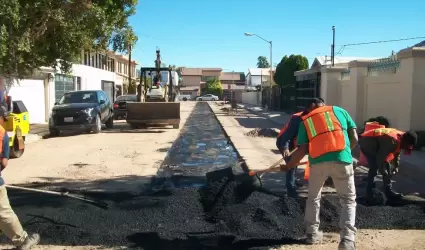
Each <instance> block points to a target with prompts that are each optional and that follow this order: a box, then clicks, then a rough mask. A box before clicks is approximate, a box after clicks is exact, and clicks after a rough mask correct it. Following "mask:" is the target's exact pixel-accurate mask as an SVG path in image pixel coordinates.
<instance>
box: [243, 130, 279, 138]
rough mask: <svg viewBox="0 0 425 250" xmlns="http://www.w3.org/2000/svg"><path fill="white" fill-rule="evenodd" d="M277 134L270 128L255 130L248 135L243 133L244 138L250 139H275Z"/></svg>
mask: <svg viewBox="0 0 425 250" xmlns="http://www.w3.org/2000/svg"><path fill="white" fill-rule="evenodd" d="M278 134H279V133H278V132H277V131H276V130H274V129H272V128H256V129H253V130H251V131H249V132H248V133H245V135H246V136H251V137H271V138H276V137H277V136H278Z"/></svg>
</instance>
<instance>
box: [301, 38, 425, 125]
mask: <svg viewBox="0 0 425 250" xmlns="http://www.w3.org/2000/svg"><path fill="white" fill-rule="evenodd" d="M423 45H424V43H418V44H416V45H414V46H412V47H408V48H406V49H402V50H400V51H399V52H398V53H394V52H393V53H391V54H390V55H389V56H387V57H384V58H362V57H358V58H356V57H355V58H352V57H351V58H338V57H337V58H335V65H334V66H331V65H329V62H324V61H323V60H321V58H316V59H317V60H315V62H313V65H312V68H310V69H307V70H302V71H298V72H295V73H294V75H295V76H296V79H297V82H296V93H295V102H296V106H297V107H298V108H299V109H302V108H303V106H305V103H303V100H308V99H310V98H312V97H317V96H320V97H322V98H323V99H324V100H325V102H326V103H327V104H329V105H337V106H340V107H342V108H344V109H346V110H347V111H348V112H349V113H350V115H351V117H352V118H353V119H354V121H355V122H356V123H357V125H358V126H363V124H364V122H365V121H366V120H368V119H370V118H373V117H377V116H383V117H385V118H387V119H388V121H389V123H390V126H391V127H393V128H397V129H400V130H403V131H406V130H409V129H412V130H415V131H421V130H424V129H425V118H424V116H423V115H422V114H423V107H424V106H425V100H424V98H423V96H424V93H425V91H424V89H425V88H424V86H425V84H424V81H423V79H425V71H424V70H421V69H422V68H423V66H424V65H425V47H424V46H423ZM322 63H324V64H322Z"/></svg>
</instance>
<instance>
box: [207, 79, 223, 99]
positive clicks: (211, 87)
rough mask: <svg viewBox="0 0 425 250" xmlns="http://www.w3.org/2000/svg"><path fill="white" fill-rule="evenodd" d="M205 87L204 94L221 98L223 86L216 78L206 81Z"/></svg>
mask: <svg viewBox="0 0 425 250" xmlns="http://www.w3.org/2000/svg"><path fill="white" fill-rule="evenodd" d="M205 85H206V86H205V91H204V92H205V94H212V95H216V96H218V97H221V96H223V86H222V85H221V81H220V80H219V79H218V78H215V79H210V80H208V81H207V82H206V84H205Z"/></svg>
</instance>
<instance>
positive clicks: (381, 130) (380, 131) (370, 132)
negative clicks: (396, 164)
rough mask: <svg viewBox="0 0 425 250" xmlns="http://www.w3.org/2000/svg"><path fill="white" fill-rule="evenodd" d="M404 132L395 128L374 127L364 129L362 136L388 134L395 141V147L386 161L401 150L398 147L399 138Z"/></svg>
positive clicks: (390, 159)
mask: <svg viewBox="0 0 425 250" xmlns="http://www.w3.org/2000/svg"><path fill="white" fill-rule="evenodd" d="M403 134H404V132H403V131H400V130H397V129H395V128H376V129H371V130H368V131H365V132H364V133H363V134H362V136H363V137H378V136H390V137H391V138H393V139H394V140H395V141H396V142H397V149H396V150H395V151H394V152H393V153H391V154H389V155H388V156H387V159H386V161H387V162H390V161H392V160H393V159H394V158H395V155H396V154H399V153H400V152H401V147H400V138H401V136H402V135H403Z"/></svg>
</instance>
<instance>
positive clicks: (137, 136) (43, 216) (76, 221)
mask: <svg viewBox="0 0 425 250" xmlns="http://www.w3.org/2000/svg"><path fill="white" fill-rule="evenodd" d="M208 105H210V106H211V109H212V110H213V111H214V112H215V113H216V114H215V116H216V117H217V118H218V122H219V123H220V124H221V126H222V127H223V128H224V130H225V131H226V134H227V136H228V137H229V138H230V141H231V143H232V145H234V146H235V148H236V150H237V152H238V154H239V155H240V156H241V157H242V158H244V160H245V161H246V162H247V164H248V166H249V167H250V168H252V169H264V168H266V167H268V166H269V165H271V164H272V163H273V162H274V161H276V160H277V159H279V157H280V156H279V155H278V154H276V153H275V152H273V150H274V148H275V145H274V141H275V139H274V138H270V137H269V138H267V137H264V138H263V137H248V136H246V135H244V134H245V133H247V132H249V131H251V130H252V129H254V128H275V129H279V128H278V126H276V125H274V124H273V123H271V122H270V121H268V120H266V119H262V118H260V117H258V116H255V115H252V114H250V113H249V112H247V111H246V110H241V112H240V114H239V115H237V116H229V115H226V114H225V112H222V111H220V109H221V108H222V106H218V105H217V104H215V103H209V104H207V103H197V102H182V103H181V124H180V129H171V128H155V129H140V130H132V129H130V128H129V126H128V125H127V124H126V123H125V122H124V121H119V122H116V123H115V124H114V125H115V126H114V128H113V129H110V130H106V129H105V130H104V131H103V132H102V133H100V134H80V135H69V136H68V135H67V136H62V137H57V138H49V139H42V140H39V141H36V142H33V143H31V144H28V145H27V147H26V149H25V154H24V155H23V156H22V157H21V158H19V159H13V160H10V163H9V166H8V168H7V169H5V170H4V171H3V172H2V176H3V177H4V179H5V181H6V184H8V185H19V186H26V187H32V188H39V189H44V190H53V191H60V190H66V191H69V192H70V193H75V194H83V195H85V196H86V197H89V198H93V199H97V200H102V201H104V202H106V203H108V204H109V206H110V209H108V210H103V209H101V208H97V207H94V206H92V205H89V204H85V203H83V202H81V201H77V200H73V199H71V198H62V197H54V196H51V195H47V194H41V193H33V192H21V191H15V190H11V189H9V190H8V192H9V197H10V200H11V204H12V207H13V208H14V210H15V212H16V213H17V214H18V217H19V218H20V220H21V222H22V224H23V225H24V227H25V228H28V230H29V231H39V232H40V233H41V236H42V240H41V244H40V245H39V246H37V247H35V248H34V249H119V248H125V247H129V246H133V247H136V248H138V249H149V250H150V249H175V250H178V249H189V248H190V247H192V248H190V249H251V248H250V247H258V248H256V249H259V248H260V247H262V248H261V249H293V250H303V249H335V248H336V246H337V243H338V240H339V239H338V234H337V231H336V230H335V229H336V228H337V226H336V225H337V223H338V222H337V221H335V220H334V219H335V218H336V214H337V212H336V210H335V211H333V212H332V213H331V212H329V211H330V210H331V209H329V208H327V207H324V210H325V212H326V211H327V213H329V214H331V215H330V218H331V220H329V221H326V220H323V219H322V221H323V225H324V227H326V228H327V229H329V232H327V234H326V238H325V242H324V244H322V245H320V246H304V245H300V244H294V243H292V244H289V245H284V246H282V247H279V245H281V244H284V243H285V242H284V241H279V240H276V239H277V237H278V236H279V232H282V230H283V229H282V228H286V227H285V225H280V224H279V223H278V219H276V218H274V217H273V214H272V213H274V212H275V210H276V209H275V207H273V206H275V204H276V203H275V201H274V200H273V199H275V200H277V199H278V198H276V197H272V196H270V197H269V196H266V195H265V194H258V195H257V194H256V197H258V199H259V200H258V201H255V200H249V201H247V204H250V206H251V207H247V210H246V213H247V214H248V213H249V209H253V211H254V212H255V211H257V210H258V209H260V207H261V209H264V211H265V212H264V213H265V214H266V215H264V216H265V217H266V219H267V221H268V222H267V223H265V222H264V221H263V222H261V223H260V222H255V221H249V222H247V221H243V223H242V222H241V223H240V224H237V223H239V222H236V221H234V222H233V223H235V225H240V228H237V229H233V227H231V226H230V225H229V222H228V221H225V219H223V220H224V222H225V223H227V224H226V226H223V225H221V224H220V223H217V224H220V225H216V224H212V223H207V222H205V221H204V219H203V211H202V208H201V205H197V204H198V199H200V198H199V197H198V193H197V191H196V187H192V188H189V189H182V188H179V187H187V186H191V185H190V183H189V184H187V183H188V182H192V183H194V181H192V179H190V177H193V176H195V177H199V176H201V177H202V176H203V175H205V173H206V172H208V171H211V170H213V169H215V168H222V167H225V166H231V165H234V164H235V163H236V162H237V158H238V157H237V156H236V153H234V151H232V149H231V146H229V145H230V144H229V143H226V141H227V139H226V136H225V135H224V134H223V133H222V132H220V127H219V123H218V122H217V119H215V118H214V117H215V116H213V114H212V112H210V111H209V110H210V109H209V107H208ZM180 133H181V134H180ZM174 142H175V143H174ZM173 143H174V144H173ZM167 152H168V154H167ZM163 161H164V162H163ZM174 165H175V166H174ZM170 166H174V167H173V168H172V169H171V170H170ZM197 167H198V168H197ZM158 170H160V171H159V172H158ZM167 171H168V172H167ZM300 171H301V172H302V169H301V170H300ZM157 172H158V176H160V177H164V176H169V175H174V174H175V173H179V175H176V176H181V175H183V176H184V177H187V179H184V178H177V182H174V183H173V185H174V187H175V188H174V189H173V191H170V193H167V194H161V193H159V194H155V193H154V194H146V193H145V191H146V190H149V189H150V187H151V178H152V177H153V176H155V175H156V174H157ZM165 172H166V173H165ZM164 173H165V174H164ZM300 174H301V173H300ZM284 179H285V178H284V173H276V174H269V175H266V176H265V177H264V183H265V187H266V188H268V189H270V190H272V191H274V192H276V193H279V192H282V191H284ZM198 182H199V183H198ZM400 182H403V180H401V181H400ZM196 184H200V185H201V184H202V180H196ZM409 185H410V186H409V188H408V189H409V190H413V189H414V185H420V184H418V183H413V184H412V183H410V184H409ZM412 185H413V187H412ZM193 186H196V185H193ZM176 187H177V188H176ZM301 190H303V191H302V192H305V186H304V187H302V188H301ZM325 191H326V190H325ZM326 192H329V193H332V192H334V191H332V190H331V188H328V189H327V191H326ZM267 197H269V198H267ZM261 199H263V200H261ZM264 200H270V204H268V203H266V202H264ZM260 201H262V202H263V203H261V202H260ZM256 202H257V203H258V202H260V204H257V203H256ZM255 204H257V205H258V207H253V206H254V205H255ZM268 206H270V208H269V207H268ZM410 206H411V207H408V206H407V207H406V208H395V207H388V209H387V207H385V209H384V208H382V209H381V208H379V207H376V208H367V207H365V206H360V208H359V209H358V214H360V215H359V223H360V224H361V227H360V230H359V233H358V240H357V247H358V249H394V250H395V249H425V231H424V230H423V229H424V228H425V225H424V222H423V221H421V220H423V219H425V213H424V212H425V211H422V214H423V215H421V211H419V210H418V209H420V206H417V207H414V206H412V205H410ZM422 206H423V204H422ZM422 208H423V207H422ZM403 209H404V210H403ZM409 209H410V210H409ZM373 211H374V212H373ZM379 211H383V213H385V212H387V211H390V212H391V213H393V212H394V214H397V215H398V216H400V217H399V218H393V217H394V216H392V215H388V216H386V215H385V214H384V215H382V214H381V213H380V212H379ZM409 211H411V213H409ZM300 212H302V211H301V210H300ZM372 212H373V213H374V214H368V215H367V214H366V215H365V213H372ZM329 214H328V215H329ZM248 215H249V214H248ZM248 215H247V216H248ZM378 215H379V216H378ZM267 216H269V217H267ZM299 216H301V214H300V215H299ZM368 216H369V217H373V216H376V217H377V218H376V219H375V221H376V222H379V223H380V222H382V221H387V222H388V223H387V224H386V225H384V227H385V228H380V225H375V226H374V225H373V224H374V222H367V221H366V219H365V218H368ZM403 216H404V217H403ZM408 216H411V217H412V218H409V219H406V218H407V217H408ZM414 216H417V217H415V218H413V217H414ZM421 216H422V217H421ZM248 217H249V216H248ZM248 217H247V218H248ZM378 217H379V218H378ZM223 218H224V217H223ZM297 218H300V220H298V221H299V224H298V225H297V227H301V226H302V219H301V217H297ZM233 220H234V218H233ZM244 220H245V219H244ZM294 220H295V217H294V218H292V219H291V220H290V221H291V222H292V221H294ZM401 220H404V222H401ZM241 221H242V219H241ZM244 223H245V224H244ZM256 223H257V224H256ZM397 223H398V224H397ZM375 224H376V223H375ZM287 226H288V225H287ZM275 227H276V230H275ZM415 227H416V228H415ZM383 229H388V230H383ZM268 230H270V231H268ZM218 231H220V232H223V233H224V232H226V233H227V234H229V235H234V237H235V238H234V241H235V242H237V241H238V242H237V244H236V243H235V244H236V245H233V247H232V246H230V247H229V246H228V245H225V243H223V242H221V244H224V245H222V246H221V247H219V248H206V246H207V245H208V243H207V242H204V241H207V240H205V239H203V240H202V241H201V240H199V239H198V238H196V237H197V236H196V237H195V236H193V235H196V234H201V233H211V232H218ZM267 233H270V235H271V236H270V240H269V239H268V236H267ZM192 234H193V235H192ZM214 235H215V237H221V238H220V240H223V239H224V238H225V237H224V236H223V235H221V234H218V235H219V236H217V234H216V233H214ZM191 237H192V238H191ZM193 237H195V239H196V240H195V241H196V244H195V243H193V241H194V239H193ZM211 237H212V236H211ZM256 237H258V238H261V239H262V240H263V241H261V242H262V243H261V242H260V241H258V242H256V243H253V242H248V241H249V240H248V239H251V238H252V239H255V238H256ZM209 239H210V241H211V242H213V241H214V240H215V238H214V240H212V238H209ZM232 239H233V238H232ZM1 242H2V243H3V244H0V246H2V247H3V248H4V249H11V248H12V247H11V246H10V245H9V244H8V243H7V242H8V241H7V240H6V239H5V238H4V237H2V238H1ZM214 242H215V241H214ZM259 242H260V243H259ZM238 244H239V245H238ZM196 246H197V247H198V248H193V247H196ZM236 246H238V247H239V248H238V247H236ZM248 246H249V247H248ZM252 249H254V248H252Z"/></svg>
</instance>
